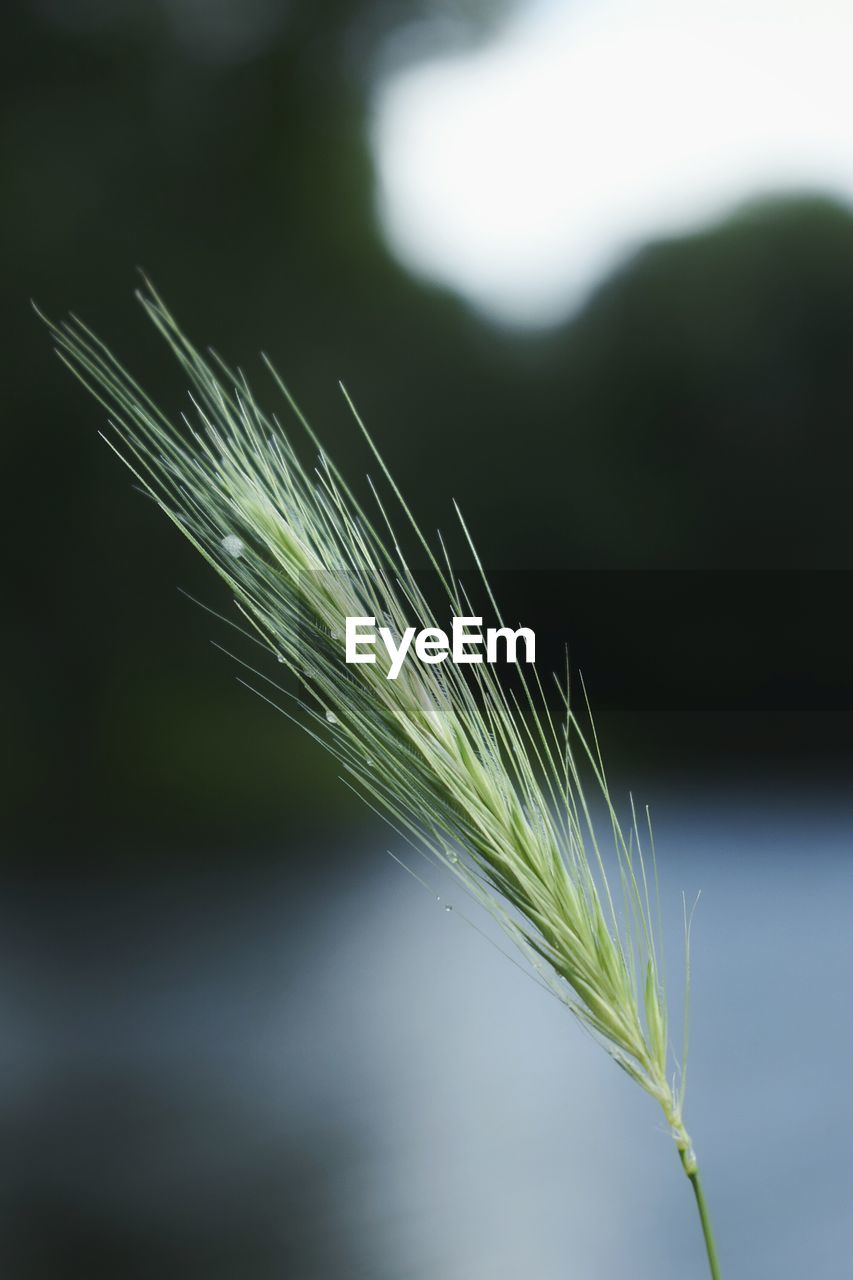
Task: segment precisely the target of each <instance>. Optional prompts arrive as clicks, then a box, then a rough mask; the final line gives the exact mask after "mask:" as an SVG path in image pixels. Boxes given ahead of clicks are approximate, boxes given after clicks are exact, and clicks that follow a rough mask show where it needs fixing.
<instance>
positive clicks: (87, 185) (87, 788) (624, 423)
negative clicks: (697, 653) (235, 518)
mask: <svg viewBox="0 0 853 1280" xmlns="http://www.w3.org/2000/svg"><path fill="white" fill-rule="evenodd" d="M506 7H508V6H501V5H498V6H495V5H490V4H485V3H479V4H478V3H470V4H468V5H466V6H459V5H450V4H439V3H428V2H427V0H423V2H421V3H416V2H415V0H412V2H411V3H403V2H402V0H401V2H399V3H393V4H391V3H364V4H353V3H344V2H343V0H326V2H324V3H323V4H322V5H320V4H314V3H309V2H307V0H305V2H303V3H296V2H295V0H292V2H291V3H274V0H240V2H239V3H238V0H215V3H214V2H212V0H211V2H210V3H203V2H202V0H168V2H167V0H160V2H159V3H150V2H149V0H122V2H121V3H119V2H118V0H111V2H109V3H108V0H33V2H32V3H29V4H26V3H23V2H22V0H18V2H17V3H12V4H11V6H10V8H9V10H8V12H7V17H6V24H5V26H6V36H7V38H6V41H5V43H4V51H3V55H2V56H3V73H4V75H3V80H4V89H5V94H6V107H5V111H4V122H3V133H2V164H3V176H4V196H5V198H4V200H3V205H2V217H3V220H4V234H3V242H2V246H3V247H2V252H3V256H4V278H5V281H6V289H5V291H4V305H5V307H6V311H7V314H6V317H5V320H6V333H7V335H9V338H11V341H9V338H7V343H6V351H7V353H9V354H11V355H12V359H11V360H10V361H8V363H7V368H6V372H5V378H4V399H5V406H6V421H7V431H6V441H5V460H6V477H7V479H6V500H5V506H6V515H7V520H8V532H7V535H6V565H7V598H8V601H9V603H8V607H7V621H6V636H7V642H8V646H9V656H8V658H7V661H6V662H5V664H4V668H3V675H2V682H3V691H2V692H3V697H4V699H5V706H6V707H7V709H8V710H7V717H6V719H7V723H8V724H9V725H10V727H11V744H10V745H11V752H10V761H9V765H8V767H7V769H6V783H7V786H6V793H7V804H6V808H7V815H8V823H9V829H10V831H11V834H12V837H13V841H14V843H15V845H16V847H24V846H25V845H30V844H32V843H33V842H38V843H39V844H43V845H44V846H45V847H50V848H51V849H57V848H58V849H60V850H61V851H62V852H63V853H64V852H66V851H73V852H75V853H80V852H86V851H92V852H98V851H99V850H103V849H111V850H112V849H117V848H119V847H123V846H125V845H128V844H129V843H133V841H134V840H135V841H136V842H138V843H139V845H140V846H143V847H147V846H150V845H151V844H152V843H156V844H157V845H158V847H162V846H163V845H164V843H165V842H167V840H172V839H173V840H175V841H180V840H182V839H183V838H184V837H185V836H186V830H187V829H192V831H193V832H194V833H195V836H196V837H197V838H203V839H204V840H208V841H210V840H215V839H221V840H222V841H224V842H227V840H229V839H230V838H231V837H232V836H233V834H234V833H235V832H237V831H239V832H240V833H241V835H242V837H243V838H244V839H247V838H249V837H251V838H254V839H262V838H266V836H267V833H269V832H270V831H271V830H273V829H274V827H275V826H276V824H279V825H280V823H281V820H282V815H283V814H285V813H287V814H290V815H293V817H294V820H298V818H299V817H300V816H310V815H311V814H312V813H313V812H314V811H315V807H316V800H317V798H318V796H320V795H323V796H327V795H328V777H329V772H328V767H327V765H326V764H325V763H322V762H321V760H320V758H319V755H318V754H317V753H316V752H314V751H313V750H311V749H310V748H309V747H308V746H307V745H305V746H300V748H299V750H295V749H294V739H293V737H292V736H291V734H290V731H289V730H287V728H286V726H285V725H284V723H283V722H279V721H277V720H276V719H275V718H274V717H272V716H271V715H270V713H269V711H268V710H267V709H266V708H263V707H261V706H259V705H256V704H255V703H254V702H253V701H252V700H251V699H250V698H249V696H248V695H246V694H245V693H244V691H242V690H240V689H238V688H233V687H232V683H231V682H230V680H229V679H228V676H229V674H230V673H229V668H228V666H227V663H226V662H225V661H224V660H223V659H221V657H220V656H219V655H217V654H215V653H214V652H212V651H211V650H210V649H209V648H208V646H206V644H205V640H206V639H207V637H208V636H209V635H210V634H211V630H212V629H215V628H213V627H212V625H211V622H210V619H209V618H208V617H207V616H206V615H204V614H201V613H200V612H199V611H195V610H194V609H193V608H192V606H189V605H188V604H187V603H186V601H184V600H183V599H182V598H181V597H180V596H179V595H178V594H177V592H176V591H174V590H173V584H175V585H177V584H180V585H182V586H184V587H186V588H187V589H188V590H189V591H191V592H193V593H194V594H196V595H199V596H201V597H203V598H204V599H205V600H207V601H210V602H211V603H213V604H214V605H216V606H219V607H223V605H224V607H227V601H225V602H223V601H222V599H221V593H220V595H219V596H218V595H217V589H216V586H215V584H213V583H212V582H211V580H210V578H209V576H208V575H207V574H206V573H205V571H204V568H203V566H201V565H200V564H197V563H196V561H195V558H194V556H193V554H192V553H191V552H190V551H189V549H187V548H184V547H182V546H181V545H180V543H179V541H178V540H177V539H176V537H175V535H174V533H173V532H172V530H171V529H170V528H169V527H168V526H167V524H166V522H164V521H163V520H161V519H158V518H157V517H156V514H155V513H154V512H153V511H152V510H150V509H149V506H148V504H147V503H146V502H145V501H143V500H142V499H140V498H138V497H137V496H136V495H134V494H133V493H132V490H131V487H130V485H129V483H128V479H127V477H126V476H125V475H124V474H123V473H122V472H121V471H120V470H119V469H118V467H117V464H116V463H115V460H114V459H113V458H112V456H111V455H110V454H109V452H108V451H107V450H106V449H105V448H104V447H103V445H102V444H101V443H100V442H99V440H98V439H97V436H96V433H95V428H96V427H98V426H99V425H100V417H99V413H98V410H97V408H96V406H94V405H93V403H92V402H91V401H90V400H89V399H88V398H87V397H86V396H85V394H84V393H83V392H82V391H80V390H79V389H78V388H77V387H76V386H74V385H73V384H72V383H71V381H70V379H69V378H68V377H67V376H66V375H65V373H64V372H63V370H62V369H61V367H60V366H59V365H58V364H57V362H56V361H55V359H54V358H53V356H52V355H51V352H50V349H49V344H48V343H47V342H46V340H45V335H44V332H43V331H42V329H41V328H40V326H39V323H38V322H37V321H36V320H35V319H34V318H33V317H32V315H31V313H30V312H29V310H28V299H29V298H30V297H35V298H36V299H37V300H38V302H39V303H40V305H41V306H43V307H44V308H45V309H46V310H47V311H48V312H49V313H51V314H52V315H58V314H60V313H61V312H63V311H64V310H65V309H68V308H74V309H76V310H78V311H79V312H81V313H82V314H83V315H84V316H85V318H86V319H87V320H88V321H89V322H90V323H91V324H92V325H93V327H94V328H95V329H96V330H97V331H98V332H99V333H100V334H101V335H102V336H104V337H105V338H106V339H107V340H108V341H109V342H110V343H111V344H112V345H113V346H114V348H115V349H116V350H118V351H119V352H120V353H122V354H123V355H124V356H125V358H126V359H127V360H128V362H129V363H131V364H132V365H133V367H134V370H135V372H136V373H137V375H138V376H139V377H140V378H141V380H143V381H144V382H146V384H147V385H149V386H150V387H151V388H154V389H155V390H157V391H158V393H159V395H160V396H161V398H162V399H163V400H164V401H165V402H166V403H167V404H171V405H174V406H177V405H181V404H182V399H181V397H182V391H183V389H182V387H181V384H180V378H179V377H178V375H177V374H176V371H175V370H174V369H173V368H172V367H171V365H170V364H169V362H168V360H167V359H165V357H164V355H163V353H162V351H161V350H160V349H159V346H158V343H157V341H156V339H155V338H154V336H153V335H152V334H151V333H149V332H147V331H146V329H145V327H144V325H143V323H142V320H141V316H140V315H139V314H138V313H137V310H136V308H135V307H134V306H133V304H132V302H131V301H130V298H129V294H130V290H131V287H132V286H133V284H134V275H133V270H134V267H135V266H136V265H137V264H139V265H142V266H144V267H145V269H146V270H147V271H148V272H149V273H150V275H151V276H152V278H153V279H154V280H155V282H156V283H157V285H158V287H159V288H160V289H161V290H162V291H163V293H164V294H165V296H166V297H167V299H168V300H169V302H170V304H171V305H172V306H173V308H174V309H175V311H176V312H177V314H178V315H179V316H180V317H181V319H182V321H183V323H184V325H185V327H186V329H187V330H188V332H190V333H191V334H193V335H195V336H196V337H197V339H198V340H199V341H201V342H208V341H209V342H211V343H213V344H214V345H215V346H216V347H217V348H219V349H220V350H222V351H223V352H224V353H227V354H228V356H229V358H230V359H231V360H233V361H234V362H239V363H240V364H241V365H242V366H243V367H244V368H245V369H246V370H247V372H249V373H250V374H251V373H254V374H255V378H254V381H255V382H256V383H257V384H258V385H259V386H260V385H262V384H263V382H264V378H263V374H262V371H261V370H260V367H259V362H258V360H257V354H256V353H257V352H258V351H259V350H260V349H265V350H267V351H269V352H270V354H271V355H272V356H273V357H274V359H275V360H276V362H277V364H278V365H279V367H280V368H281V370H282V372H283V373H284V375H285V377H286V378H287V379H288V381H289V382H290V384H291V386H292V387H293V389H294V391H295V392H296V394H297V396H298V398H299V399H300V400H301V401H302V403H303V404H304V406H305V407H306V408H307V410H308V412H309V415H310V416H311V417H312V418H313V420H314V421H315V422H316V423H317V424H319V425H320V429H321V431H322V434H323V435H324V437H325V438H326V439H327V441H328V443H329V446H330V449H331V450H332V451H333V452H334V453H335V454H336V456H337V457H338V459H339V460H340V462H341V464H342V466H343V467H344V468H346V469H347V470H348V471H349V472H351V473H356V474H360V473H361V472H363V471H364V470H365V468H366V466H367V459H366V458H365V454H364V450H363V446H362V444H361V442H360V441H359V438H358V436H357V434H356V432H355V431H354V430H353V429H352V426H351V424H350V421H349V419H348V416H347V413H346V411H345V408H344V406H343V404H342V402H341V399H340V395H339V392H338V390H337V379H338V378H343V379H344V381H345V382H346V383H347V385H348V386H349V388H350V389H351V391H352V392H353V394H354V396H355V398H356V400H357V401H358V403H359V405H360V408H361V410H362V412H363V414H364V416H365V418H366V420H367V421H368V422H369V423H370V425H371V428H372V429H373V431H374V433H375V436H376V438H377V440H378V442H379V444H380V446H381V447H382V449H383V450H384V452H385V454H386V456H387V458H388V461H389V462H390V464H391V466H392V468H393V469H394V470H395V472H396V473H397V475H398V477H399V479H400V481H401V484H402V486H403V488H404V489H405V490H406V492H407V493H408V494H410V495H411V496H412V499H413V502H414V505H415V508H416V510H417V511H418V512H419V514H420V515H421V516H422V518H423V521H424V524H425V525H426V527H428V528H431V527H433V526H434V525H435V524H436V523H439V522H440V523H442V525H443V526H446V525H449V524H450V523H451V519H450V515H449V511H450V507H449V499H450V497H451V495H453V496H456V497H458V498H459V499H460V501H461V502H462V503H463V505H464V508H465V511H466V515H467V517H468V518H469V521H470V523H471V525H472V527H473V528H474V529H475V530H476V531H477V533H478V538H479V542H480V545H481V548H482V550H483V552H484V555H485V557H486V560H487V562H488V563H490V564H492V565H495V566H497V567H499V568H513V567H514V568H522V569H527V568H531V567H534V568H539V567H542V568H547V569H554V568H560V567H567V568H568V567H571V568H578V567H599V568H617V567H618V568H643V569H650V568H654V569H660V568H697V567H706V568H707V567H717V568H727V569H733V570H738V569H742V568H744V567H762V568H771V569H778V568H788V567H792V566H795V567H798V568H815V569H822V568H826V567H829V566H834V567H839V568H848V567H850V563H851V559H853V519H851V516H850V511H849V500H848V488H849V475H850V472H851V463H853V444H851V434H850V430H849V424H848V415H849V368H850V356H849V351H850V349H851V344H852V343H853V218H851V216H850V214H849V212H848V211H847V210H846V209H842V208H839V207H837V206H836V205H833V204H832V203H830V202H828V201H825V200H821V199H818V198H798V199H788V200H784V201H782V200H779V201H775V202H771V201H768V202H765V203H762V204H756V205H755V206H752V207H750V208H748V209H745V210H743V211H741V212H740V213H739V214H738V215H737V216H736V217H733V218H732V219H730V220H729V221H728V222H726V223H725V224H724V225H721V226H719V227H716V228H713V229H711V230H709V231H707V232H705V233H703V234H701V235H696V236H693V237H691V238H689V239H685V240H682V241H679V242H672V243H661V244H657V245H652V246H649V247H648V248H646V249H645V250H644V251H643V252H641V253H640V254H638V255H637V256H636V258H635V259H634V260H632V261H631V262H629V263H627V264H626V265H625V266H624V267H623V268H622V269H621V270H620V271H619V273H618V274H617V275H616V276H614V277H613V278H612V279H611V280H610V281H609V282H608V283H607V284H606V285H605V286H604V287H603V288H602V289H601V290H600V291H599V293H598V295H597V296H596V297H595V298H594V299H593V300H592V301H591V302H590V304H589V305H588V307H587V308H586V310H585V311H584V312H583V314H581V315H580V316H579V317H578V318H577V319H576V320H575V321H574V322H572V323H571V324H568V325H566V326H565V327H563V328H562V329H560V330H557V331H553V332H551V333H548V334H545V335H536V336H531V335H525V336H522V335H513V334H510V333H506V332H498V331H492V330H489V329H488V328H486V327H484V326H483V325H482V324H481V323H480V322H478V321H477V320H476V319H474V318H473V317H472V316H471V315H470V314H469V313H468V312H467V311H466V310H465V308H464V307H463V306H462V305H461V304H460V303H459V302H458V301H457V300H456V299H455V298H453V297H451V296H450V295H449V294H446V293H444V292H442V291H439V290H435V289H429V288H426V287H424V286H423V285H421V284H419V283H416V282H414V281H412V280H411V279H410V278H408V277H407V276H406V275H405V274H404V273H403V272H402V270H401V269H400V268H398V267H397V265H395V263H394V262H393V261H392V260H391V258H390V257H389V255H388V253H387V251H386V249H385V246H384V244H383V243H382V240H381V237H380V235H379V232H378V229H377V225H376V222H375V219H374V212H373V176H372V171H371V164H370V157H369V154H368V151H367V144H366V139H365V129H364V124H365V117H366V112H367V110H368V108H369V101H370V89H371V81H372V76H373V75H374V74H376V72H377V69H378V68H379V67H381V66H382V65H384V62H387V60H388V59H389V58H392V57H393V58H398V59H399V58H401V57H406V56H413V53H414V52H416V51H417V50H418V49H421V50H423V49H424V48H429V47H430V46H431V42H432V43H433V44H435V43H438V42H445V43H446V42H447V41H450V40H452V41H456V42H460V41H470V40H474V39H479V38H483V37H484V35H486V34H487V33H488V30H489V27H490V25H491V24H492V23H494V22H496V21H498V20H499V19H500V16H501V13H502V11H503V10H504V9H505V8H506ZM513 604H514V606H516V607H515V612H516V613H518V614H519V615H520V613H521V610H522V609H523V605H524V600H523V598H521V599H520V600H519V601H514V602H513ZM802 625H804V626H806V625H814V620H813V619H805V620H803V623H802ZM685 661H688V658H687V657H686V658H685ZM605 692H606V691H605ZM341 803H342V804H345V803H346V801H345V800H343V798H342V799H341Z"/></svg>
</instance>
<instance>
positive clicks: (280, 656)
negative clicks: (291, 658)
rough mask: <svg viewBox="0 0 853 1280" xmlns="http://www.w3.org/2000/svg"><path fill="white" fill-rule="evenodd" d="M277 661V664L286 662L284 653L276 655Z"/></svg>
mask: <svg viewBox="0 0 853 1280" xmlns="http://www.w3.org/2000/svg"><path fill="white" fill-rule="evenodd" d="M275 660H276V662H284V654H283V653H277V654H276V655H275Z"/></svg>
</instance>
